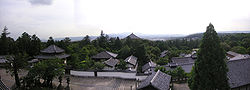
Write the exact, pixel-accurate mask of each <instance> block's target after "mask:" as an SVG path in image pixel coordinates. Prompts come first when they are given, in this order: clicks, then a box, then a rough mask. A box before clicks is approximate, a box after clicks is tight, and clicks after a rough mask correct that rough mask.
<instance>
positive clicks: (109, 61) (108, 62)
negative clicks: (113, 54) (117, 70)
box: [104, 58, 119, 67]
mask: <svg viewBox="0 0 250 90" xmlns="http://www.w3.org/2000/svg"><path fill="white" fill-rule="evenodd" d="M118 62H119V60H118V59H114V58H110V59H108V60H107V61H105V62H104V63H105V64H107V65H108V66H111V67H114V66H115V65H116V64H117V63H118Z"/></svg>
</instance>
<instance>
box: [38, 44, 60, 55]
mask: <svg viewBox="0 0 250 90" xmlns="http://www.w3.org/2000/svg"><path fill="white" fill-rule="evenodd" d="M41 52H42V53H62V52H64V50H63V49H61V48H59V47H57V46H56V45H50V46H48V47H47V48H45V49H43V50H41Z"/></svg>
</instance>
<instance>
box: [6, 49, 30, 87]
mask: <svg viewBox="0 0 250 90" xmlns="http://www.w3.org/2000/svg"><path fill="white" fill-rule="evenodd" d="M27 58H28V55H27V54H26V53H16V54H15V55H12V56H8V57H7V60H8V61H9V62H10V63H11V64H9V65H8V66H6V69H7V70H8V72H10V73H11V75H14V77H15V82H16V85H17V87H18V88H19V87H20V86H21V83H20V79H19V76H18V72H19V71H20V70H21V69H23V68H25V67H26V66H27V65H28V62H27Z"/></svg>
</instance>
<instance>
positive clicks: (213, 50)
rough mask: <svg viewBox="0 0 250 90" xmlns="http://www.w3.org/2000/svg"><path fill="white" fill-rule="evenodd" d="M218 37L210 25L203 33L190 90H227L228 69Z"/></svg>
mask: <svg viewBox="0 0 250 90" xmlns="http://www.w3.org/2000/svg"><path fill="white" fill-rule="evenodd" d="M225 57H226V56H225V52H224V50H223V48H222V47H221V45H220V40H219V37H218V35H217V33H216V31H215V29H214V26H213V25H212V24H211V23H210V24H209V26H208V27H207V30H206V32H205V33H204V36H203V39H202V42H201V46H200V49H199V51H198V58H197V60H196V61H195V65H194V70H192V71H194V72H192V73H194V74H193V76H192V80H191V83H189V84H190V85H189V86H190V89H191V90H228V89H229V85H228V78H227V72H228V68H227V65H226V60H225Z"/></svg>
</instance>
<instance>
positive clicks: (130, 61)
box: [125, 55, 138, 71]
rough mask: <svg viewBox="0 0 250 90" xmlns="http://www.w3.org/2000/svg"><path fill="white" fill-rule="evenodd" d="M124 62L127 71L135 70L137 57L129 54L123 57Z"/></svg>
mask: <svg viewBox="0 0 250 90" xmlns="http://www.w3.org/2000/svg"><path fill="white" fill-rule="evenodd" d="M125 62H126V63H127V65H126V67H127V68H128V70H129V71H136V69H137V66H138V62H137V57H135V56H133V55H131V56H129V57H127V58H126V59H125Z"/></svg>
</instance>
